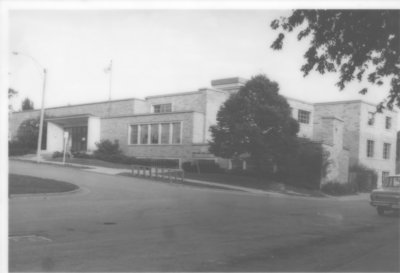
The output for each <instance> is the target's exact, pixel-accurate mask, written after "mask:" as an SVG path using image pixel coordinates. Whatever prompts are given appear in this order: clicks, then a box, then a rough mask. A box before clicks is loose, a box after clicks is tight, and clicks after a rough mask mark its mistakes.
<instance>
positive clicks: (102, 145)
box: [94, 139, 122, 158]
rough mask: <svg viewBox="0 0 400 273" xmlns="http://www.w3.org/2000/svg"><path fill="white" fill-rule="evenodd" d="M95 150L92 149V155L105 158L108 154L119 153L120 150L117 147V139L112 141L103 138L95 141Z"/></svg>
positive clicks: (120, 152)
mask: <svg viewBox="0 0 400 273" xmlns="http://www.w3.org/2000/svg"><path fill="white" fill-rule="evenodd" d="M96 146H97V150H96V151H94V155H95V156H96V157H103V158H106V157H108V156H115V155H121V154H122V151H121V150H120V149H119V143H118V140H114V143H113V142H111V140H108V139H105V140H104V139H103V140H101V141H100V142H98V143H96Z"/></svg>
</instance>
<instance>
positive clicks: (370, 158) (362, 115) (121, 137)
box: [9, 78, 397, 183]
mask: <svg viewBox="0 0 400 273" xmlns="http://www.w3.org/2000/svg"><path fill="white" fill-rule="evenodd" d="M245 82H246V80H245V79H242V78H228V79H220V80H213V81H212V82H211V86H212V87H211V88H204V89H199V90H197V91H194V92H185V93H176V94H167V95H159V96H150V97H146V98H145V99H136V98H131V99H124V100H113V101H103V102H96V103H87V104H79V105H71V106H62V107H53V108H47V109H46V117H47V118H46V119H45V121H46V122H47V134H46V138H47V140H46V145H45V147H44V151H43V152H44V153H46V152H47V153H52V152H54V151H62V150H63V145H64V138H63V135H64V131H68V132H69V135H70V137H71V140H72V149H73V150H75V151H87V152H91V151H93V150H94V149H95V148H96V146H95V143H96V142H98V141H100V140H101V139H110V140H115V139H116V140H118V141H119V144H120V147H121V149H122V150H123V152H124V153H125V154H126V155H131V156H135V157H138V158H152V159H177V160H179V162H181V163H182V162H185V161H192V160H197V159H198V160H214V161H216V162H217V163H219V164H220V165H221V166H223V167H226V168H230V167H231V166H232V162H231V161H230V160H226V159H221V158H216V157H214V156H213V155H212V154H210V153H209V152H208V145H207V141H208V140H209V139H210V132H209V130H208V128H209V127H210V126H211V125H213V124H215V123H216V115H217V112H218V110H219V108H220V106H221V105H222V103H223V102H224V101H225V100H226V99H227V98H228V97H229V96H230V94H231V93H232V92H236V91H237V90H238V89H239V88H240V87H241V86H243V85H244V83H245ZM287 100H288V103H289V104H290V106H291V108H292V114H293V117H294V118H296V119H297V120H298V121H299V124H300V131H299V134H298V135H299V136H301V137H306V138H309V139H313V140H316V141H321V142H322V143H323V146H324V148H325V149H326V150H328V151H329V153H330V161H331V165H330V167H329V172H328V175H327V177H326V178H325V179H324V180H325V181H332V180H337V181H340V182H346V181H347V180H348V169H349V166H350V165H352V164H363V165H366V166H368V167H371V168H373V169H375V170H376V171H377V173H378V174H379V182H378V183H380V181H381V178H382V176H385V175H388V174H394V172H395V149H396V132H397V128H396V124H397V113H395V112H389V111H386V112H384V113H381V114H374V111H375V106H374V105H372V104H369V103H366V102H363V101H361V100H354V101H343V102H327V103H308V102H305V101H301V100H297V99H292V98H287ZM38 116H39V111H38V110H32V111H23V112H14V113H13V114H12V115H10V123H9V124H10V135H11V138H13V137H15V135H16V132H17V129H18V127H19V125H20V124H21V122H22V121H24V120H26V119H28V118H35V117H38Z"/></svg>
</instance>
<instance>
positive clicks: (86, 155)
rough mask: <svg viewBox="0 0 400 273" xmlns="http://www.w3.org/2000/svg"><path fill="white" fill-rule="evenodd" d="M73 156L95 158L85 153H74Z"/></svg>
mask: <svg viewBox="0 0 400 273" xmlns="http://www.w3.org/2000/svg"><path fill="white" fill-rule="evenodd" d="M72 155H73V157H75V158H93V156H92V155H90V154H87V153H85V152H73V153H72Z"/></svg>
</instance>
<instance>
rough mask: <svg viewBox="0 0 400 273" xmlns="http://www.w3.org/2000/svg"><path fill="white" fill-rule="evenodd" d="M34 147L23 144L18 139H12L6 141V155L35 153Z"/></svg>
mask: <svg viewBox="0 0 400 273" xmlns="http://www.w3.org/2000/svg"><path fill="white" fill-rule="evenodd" d="M35 148H36V147H35ZM35 148H32V147H29V146H27V145H24V144H23V143H21V142H20V141H18V140H12V141H9V142H8V155H9V156H18V155H25V154H30V153H35V152H36V151H35Z"/></svg>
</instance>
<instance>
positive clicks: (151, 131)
mask: <svg viewBox="0 0 400 273" xmlns="http://www.w3.org/2000/svg"><path fill="white" fill-rule="evenodd" d="M181 126H182V124H181V122H173V123H152V124H134V125H130V130H129V134H130V135H129V144H131V145H135V144H153V145H158V144H181V142H182V140H181V131H182V128H181Z"/></svg>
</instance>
